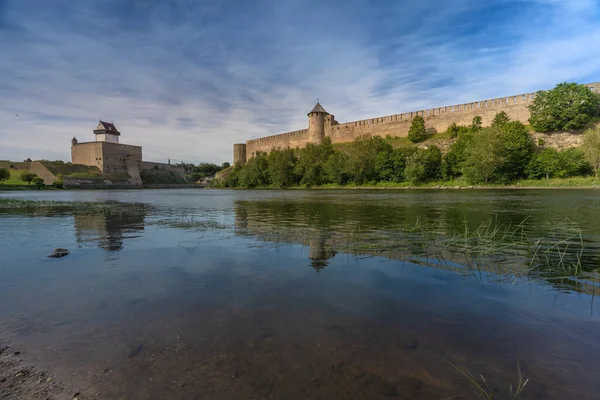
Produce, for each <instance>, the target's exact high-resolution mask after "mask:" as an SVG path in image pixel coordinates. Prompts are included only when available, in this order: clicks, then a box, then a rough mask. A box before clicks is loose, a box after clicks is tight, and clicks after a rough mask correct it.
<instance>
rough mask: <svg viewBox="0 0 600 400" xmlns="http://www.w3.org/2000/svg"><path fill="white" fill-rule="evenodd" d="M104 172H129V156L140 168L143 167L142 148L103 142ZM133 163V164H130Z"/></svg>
mask: <svg viewBox="0 0 600 400" xmlns="http://www.w3.org/2000/svg"><path fill="white" fill-rule="evenodd" d="M102 156H103V160H102V161H103V169H102V173H103V174H127V173H128V169H129V168H131V166H130V167H128V157H129V158H130V159H131V163H132V164H133V165H136V166H137V168H138V169H141V168H142V148H141V147H140V146H132V145H128V144H117V143H110V142H102ZM130 165H131V164H130Z"/></svg>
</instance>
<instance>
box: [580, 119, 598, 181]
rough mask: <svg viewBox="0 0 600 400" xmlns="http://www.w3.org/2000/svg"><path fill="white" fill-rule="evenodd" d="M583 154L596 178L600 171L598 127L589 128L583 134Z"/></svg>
mask: <svg viewBox="0 0 600 400" xmlns="http://www.w3.org/2000/svg"><path fill="white" fill-rule="evenodd" d="M582 150H583V155H584V157H585V160H586V161H587V162H588V163H589V164H590V166H591V167H592V169H593V171H594V175H595V176H596V178H597V177H598V171H600V128H599V127H596V128H595V129H589V130H588V131H587V132H585V134H584V135H583V146H582Z"/></svg>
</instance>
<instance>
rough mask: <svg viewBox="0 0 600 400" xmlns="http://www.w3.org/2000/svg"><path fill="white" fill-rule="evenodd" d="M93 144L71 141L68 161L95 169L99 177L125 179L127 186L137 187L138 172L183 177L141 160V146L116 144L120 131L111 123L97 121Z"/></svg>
mask: <svg viewBox="0 0 600 400" xmlns="http://www.w3.org/2000/svg"><path fill="white" fill-rule="evenodd" d="M94 135H95V138H96V140H95V141H93V142H82V143H80V142H78V141H77V138H73V140H72V141H71V162H72V163H73V164H83V165H89V166H92V167H97V168H98V169H99V170H100V173H101V174H102V175H113V176H115V175H117V176H123V177H127V183H128V184H129V185H131V186H140V185H141V184H142V179H141V177H140V172H142V171H145V170H168V171H172V172H173V173H174V174H176V175H178V176H180V177H182V178H185V170H184V169H183V168H181V167H176V166H174V165H171V164H165V163H156V162H149V161H143V159H142V147H141V146H133V145H130V144H122V143H119V137H120V136H121V132H119V131H118V130H117V128H116V127H115V125H114V124H113V123H111V122H104V121H102V120H101V121H99V122H98V125H97V126H96V129H94Z"/></svg>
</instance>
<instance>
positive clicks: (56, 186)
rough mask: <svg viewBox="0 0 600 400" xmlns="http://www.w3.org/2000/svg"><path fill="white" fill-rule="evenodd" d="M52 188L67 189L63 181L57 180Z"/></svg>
mask: <svg viewBox="0 0 600 400" xmlns="http://www.w3.org/2000/svg"><path fill="white" fill-rule="evenodd" d="M52 187H53V188H54V189H64V188H65V183H64V181H63V180H62V179H57V180H55V181H54V182H52Z"/></svg>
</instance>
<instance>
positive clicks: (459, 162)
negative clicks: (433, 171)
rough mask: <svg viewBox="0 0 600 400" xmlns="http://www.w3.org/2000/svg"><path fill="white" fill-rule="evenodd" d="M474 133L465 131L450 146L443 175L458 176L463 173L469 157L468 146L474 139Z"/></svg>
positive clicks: (445, 176)
mask: <svg viewBox="0 0 600 400" xmlns="http://www.w3.org/2000/svg"><path fill="white" fill-rule="evenodd" d="M473 137H474V136H473V134H471V133H463V134H461V135H460V136H459V137H458V140H456V142H454V143H453V144H452V146H450V149H449V150H448V153H447V154H446V157H445V158H444V161H445V162H444V168H443V171H442V172H443V176H444V178H456V177H458V176H460V175H462V168H463V164H464V162H465V159H466V158H467V148H468V147H469V145H470V143H471V142H472V141H473Z"/></svg>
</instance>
